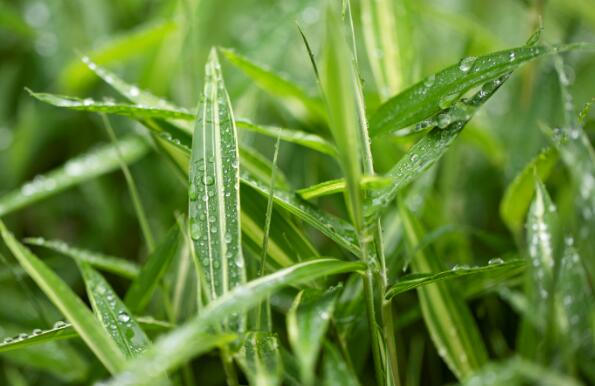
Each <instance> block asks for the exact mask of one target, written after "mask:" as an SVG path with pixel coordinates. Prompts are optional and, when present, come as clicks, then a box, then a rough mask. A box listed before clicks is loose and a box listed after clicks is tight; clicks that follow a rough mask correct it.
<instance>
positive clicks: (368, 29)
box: [361, 0, 403, 100]
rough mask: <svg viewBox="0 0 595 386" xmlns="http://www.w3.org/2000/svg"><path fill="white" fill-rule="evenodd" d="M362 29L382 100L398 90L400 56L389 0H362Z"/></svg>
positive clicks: (399, 82) (394, 17)
mask: <svg viewBox="0 0 595 386" xmlns="http://www.w3.org/2000/svg"><path fill="white" fill-rule="evenodd" d="M361 13H362V27H363V28H362V31H363V35H364V41H365V43H366V50H367V53H368V61H369V62H370V67H372V74H373V75H374V81H375V83H376V89H377V90H378V93H379V94H380V96H381V99H382V100H386V98H388V97H390V96H392V95H395V94H396V93H397V92H399V91H400V90H401V87H402V84H403V79H402V76H401V58H400V55H399V54H400V52H399V39H398V37H397V29H396V20H395V19H396V14H395V10H394V8H393V2H392V1H390V0H380V1H375V0H364V1H362V2H361Z"/></svg>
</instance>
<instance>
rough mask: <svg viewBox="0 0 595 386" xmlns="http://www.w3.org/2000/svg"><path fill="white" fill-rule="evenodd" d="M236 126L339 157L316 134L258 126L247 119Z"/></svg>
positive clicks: (332, 147)
mask: <svg viewBox="0 0 595 386" xmlns="http://www.w3.org/2000/svg"><path fill="white" fill-rule="evenodd" d="M236 125H237V126H238V128H239V129H244V130H247V131H253V132H255V133H259V134H263V135H266V136H268V137H272V138H277V137H279V138H281V140H282V141H285V142H291V143H295V144H298V145H302V146H304V147H307V148H309V149H312V150H316V151H318V152H321V153H324V154H327V155H330V156H331V157H337V149H336V148H335V146H334V145H333V144H331V143H329V142H328V141H327V140H326V139H324V138H322V137H320V136H318V135H316V134H312V133H306V132H304V131H299V130H294V129H284V128H281V127H275V126H262V125H256V124H254V123H252V122H249V121H247V120H245V119H238V120H236Z"/></svg>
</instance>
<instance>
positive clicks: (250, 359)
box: [235, 332, 283, 386]
mask: <svg viewBox="0 0 595 386" xmlns="http://www.w3.org/2000/svg"><path fill="white" fill-rule="evenodd" d="M235 358H236V360H237V361H238V363H239V364H240V367H241V368H242V370H243V371H244V373H245V374H246V376H247V377H248V380H249V381H250V382H249V383H250V385H253V386H261V385H262V386H277V385H280V384H281V381H282V378H283V362H282V361H281V354H280V352H279V340H278V339H277V336H276V335H275V334H272V333H270V332H248V333H246V334H245V335H244V338H243V341H242V346H241V347H240V349H239V351H238V353H237V354H236V355H235Z"/></svg>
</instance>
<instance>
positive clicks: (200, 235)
mask: <svg viewBox="0 0 595 386" xmlns="http://www.w3.org/2000/svg"><path fill="white" fill-rule="evenodd" d="M198 109H199V114H198V119H197V120H196V127H195V133H194V137H193V143H192V156H191V160H190V169H189V178H190V182H189V186H190V188H189V192H188V196H189V220H190V236H191V237H192V240H193V243H194V249H195V252H196V258H197V265H198V266H199V267H200V270H201V272H202V273H203V275H204V278H205V280H206V288H208V292H207V295H208V298H209V299H210V300H211V301H212V300H214V299H217V298H218V297H220V296H222V295H223V294H225V293H226V292H228V291H230V290H231V289H232V288H234V287H236V286H238V285H240V284H242V283H243V282H245V281H246V272H245V269H244V257H243V256H242V248H241V231H240V197H239V193H240V175H239V164H240V160H239V154H238V145H237V131H236V127H235V124H234V120H233V112H232V109H231V103H230V101H229V97H228V95H227V92H226V91H225V86H224V84H223V75H222V74H221V67H220V65H219V62H218V59H217V51H216V50H215V49H212V50H211V54H210V56H209V60H208V62H207V65H206V68H205V86H204V96H203V97H202V100H201V102H200V104H199V107H198ZM243 325H244V321H242V320H236V321H233V328H232V329H233V330H236V329H242V328H244V326H243Z"/></svg>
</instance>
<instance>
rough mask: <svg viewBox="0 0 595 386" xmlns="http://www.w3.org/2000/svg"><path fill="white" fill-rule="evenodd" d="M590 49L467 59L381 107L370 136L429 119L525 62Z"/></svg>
mask: <svg viewBox="0 0 595 386" xmlns="http://www.w3.org/2000/svg"><path fill="white" fill-rule="evenodd" d="M590 47H591V46H590V45H588V44H579V43H577V44H568V45H562V46H553V47H545V46H536V47H528V46H525V47H519V48H513V49H509V50H504V51H499V52H495V53H491V54H488V55H484V56H479V57H467V58H464V59H462V60H461V61H460V62H459V63H458V64H455V65H453V66H450V67H447V68H445V69H444V70H442V71H440V72H438V73H436V74H432V75H430V76H429V77H427V78H426V79H424V80H422V81H420V82H418V83H416V84H414V85H413V86H411V87H409V88H408V89H406V90H404V91H403V92H401V93H399V94H398V95H396V96H394V97H392V98H391V99H389V100H388V101H387V102H386V103H384V104H383V105H382V106H380V107H379V108H378V110H377V111H376V112H375V113H374V114H373V115H372V117H371V118H370V135H372V136H376V135H379V134H383V133H389V132H394V131H396V130H398V129H401V128H404V127H407V126H410V125H413V124H415V123H417V122H420V121H422V120H424V119H426V118H429V117H431V116H433V115H435V114H437V113H438V112H440V110H442V109H444V108H445V107H447V106H448V105H450V104H452V103H453V102H455V101H456V100H458V99H459V97H460V95H461V94H463V93H465V92H466V91H468V90H470V89H472V88H473V87H476V86H480V85H482V84H484V83H486V82H488V81H490V80H494V79H497V78H499V77H501V76H502V75H504V74H507V73H509V72H511V71H513V70H515V69H516V68H517V67H518V66H519V65H520V64H522V63H524V62H527V61H529V60H532V59H536V58H538V57H541V56H544V55H551V54H554V53H558V52H564V51H569V50H573V49H578V48H590Z"/></svg>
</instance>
